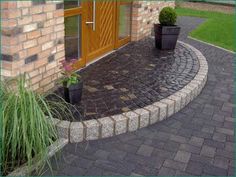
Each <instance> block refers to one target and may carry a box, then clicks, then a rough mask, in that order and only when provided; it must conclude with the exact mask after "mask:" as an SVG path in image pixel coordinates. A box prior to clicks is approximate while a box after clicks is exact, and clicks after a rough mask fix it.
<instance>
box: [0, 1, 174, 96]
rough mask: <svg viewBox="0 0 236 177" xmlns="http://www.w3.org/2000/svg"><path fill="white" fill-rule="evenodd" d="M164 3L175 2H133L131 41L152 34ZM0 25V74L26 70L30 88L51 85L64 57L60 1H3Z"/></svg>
mask: <svg viewBox="0 0 236 177" xmlns="http://www.w3.org/2000/svg"><path fill="white" fill-rule="evenodd" d="M165 6H172V7H173V6H174V2H173V1H172V2H169V1H166V2H163V1H151V2H150V1H134V4H133V14H132V40H134V41H136V40H139V39H141V38H143V37H145V36H147V35H150V34H151V31H152V28H153V23H154V22H157V21H158V14H159V11H160V10H161V9H162V8H163V7H165ZM1 27H2V31H1V59H2V61H1V76H4V78H12V77H16V76H18V75H20V74H22V73H25V72H26V73H28V76H29V79H30V80H31V84H32V85H31V87H32V89H33V90H37V91H39V92H45V91H48V90H50V89H51V88H53V87H54V85H55V81H56V80H57V79H58V78H59V77H60V68H59V66H60V62H59V61H61V60H64V59H65V47H64V35H65V33H64V28H65V27H64V8H63V1H62V0H57V1H42V0H41V1H4V2H3V1H2V2H1Z"/></svg>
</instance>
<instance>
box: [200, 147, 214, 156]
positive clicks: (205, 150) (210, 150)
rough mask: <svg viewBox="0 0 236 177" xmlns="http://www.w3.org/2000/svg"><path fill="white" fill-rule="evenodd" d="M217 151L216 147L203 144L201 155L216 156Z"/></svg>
mask: <svg viewBox="0 0 236 177" xmlns="http://www.w3.org/2000/svg"><path fill="white" fill-rule="evenodd" d="M215 152H216V148H213V147H210V146H206V145H203V146H202V150H201V153H200V155H203V156H206V157H214V156H215Z"/></svg>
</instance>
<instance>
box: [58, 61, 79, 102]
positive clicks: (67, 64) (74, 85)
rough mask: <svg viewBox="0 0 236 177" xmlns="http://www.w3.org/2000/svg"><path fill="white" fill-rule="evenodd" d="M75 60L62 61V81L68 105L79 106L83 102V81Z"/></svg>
mask: <svg viewBox="0 0 236 177" xmlns="http://www.w3.org/2000/svg"><path fill="white" fill-rule="evenodd" d="M75 62H76V60H75V59H72V60H70V61H65V60H64V61H62V62H61V63H62V68H63V71H62V75H63V76H64V77H63V79H62V83H63V87H64V98H65V100H66V101H67V102H68V103H71V104H77V103H79V102H80V101H81V97H82V90H83V81H82V80H81V77H80V75H79V74H77V73H76V67H75Z"/></svg>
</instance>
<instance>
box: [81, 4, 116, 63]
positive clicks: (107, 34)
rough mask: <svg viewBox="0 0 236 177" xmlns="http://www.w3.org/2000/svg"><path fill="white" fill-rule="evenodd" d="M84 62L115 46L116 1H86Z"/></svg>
mask: <svg viewBox="0 0 236 177" xmlns="http://www.w3.org/2000/svg"><path fill="white" fill-rule="evenodd" d="M85 24H86V27H85V28H86V40H85V45H86V63H89V62H91V61H92V60H93V59H95V58H97V57H99V56H101V55H103V54H105V53H107V52H109V51H111V50H113V49H114V47H115V34H116V33H115V30H116V28H115V27H116V1H97V2H95V1H89V2H86V22H85Z"/></svg>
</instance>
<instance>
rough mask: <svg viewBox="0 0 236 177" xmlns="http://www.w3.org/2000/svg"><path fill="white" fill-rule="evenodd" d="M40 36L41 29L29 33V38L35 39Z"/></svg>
mask: <svg viewBox="0 0 236 177" xmlns="http://www.w3.org/2000/svg"><path fill="white" fill-rule="evenodd" d="M40 36H41V32H40V31H39V30H38V31H32V32H29V33H27V38H28V39H35V38H39V37H40Z"/></svg>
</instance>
